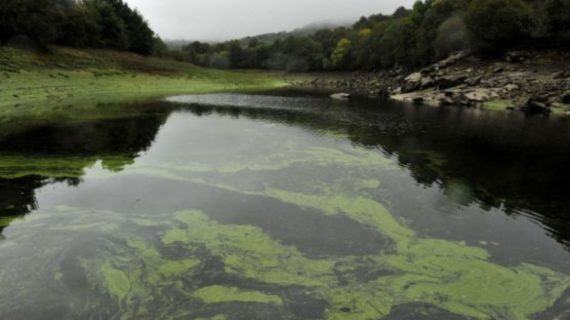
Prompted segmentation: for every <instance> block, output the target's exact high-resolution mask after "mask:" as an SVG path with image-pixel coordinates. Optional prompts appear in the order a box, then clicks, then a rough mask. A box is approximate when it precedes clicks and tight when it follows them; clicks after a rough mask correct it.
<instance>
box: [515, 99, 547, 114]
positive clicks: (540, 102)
mask: <svg viewBox="0 0 570 320" xmlns="http://www.w3.org/2000/svg"><path fill="white" fill-rule="evenodd" d="M521 110H522V111H524V112H525V113H526V114H549V113H550V105H549V104H548V99H547V98H546V97H544V96H535V97H531V98H530V99H528V101H527V103H526V105H524V106H523V107H522V108H521Z"/></svg>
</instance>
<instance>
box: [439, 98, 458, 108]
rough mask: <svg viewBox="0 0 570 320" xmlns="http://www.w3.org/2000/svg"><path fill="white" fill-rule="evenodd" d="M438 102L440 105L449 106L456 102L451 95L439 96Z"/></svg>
mask: <svg viewBox="0 0 570 320" xmlns="http://www.w3.org/2000/svg"><path fill="white" fill-rule="evenodd" d="M439 104H440V105H442V106H449V105H453V104H456V103H455V101H454V100H453V99H452V98H451V96H448V95H444V96H443V97H441V98H439Z"/></svg>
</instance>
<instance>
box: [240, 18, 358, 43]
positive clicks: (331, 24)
mask: <svg viewBox="0 0 570 320" xmlns="http://www.w3.org/2000/svg"><path fill="white" fill-rule="evenodd" d="M353 23H354V21H348V20H347V21H343V20H336V21H335V20H325V21H320V22H314V23H310V24H307V25H305V26H303V27H300V28H297V29H294V30H291V31H281V32H272V33H264V34H260V35H256V36H250V37H245V38H243V39H240V42H241V43H242V44H244V45H247V44H248V43H249V42H250V41H251V40H257V41H259V42H262V43H267V44H271V43H272V42H273V41H275V40H278V39H280V40H283V39H286V38H287V37H309V36H312V35H314V34H315V33H316V32H317V31H320V30H332V29H335V28H339V27H349V26H351V25H352V24H353Z"/></svg>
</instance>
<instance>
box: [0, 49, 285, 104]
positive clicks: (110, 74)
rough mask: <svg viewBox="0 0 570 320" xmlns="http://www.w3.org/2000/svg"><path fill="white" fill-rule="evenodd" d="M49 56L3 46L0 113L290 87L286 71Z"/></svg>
mask: <svg viewBox="0 0 570 320" xmlns="http://www.w3.org/2000/svg"><path fill="white" fill-rule="evenodd" d="M51 51H52V52H51V53H50V54H40V53H32V52H28V51H23V50H18V49H12V48H4V47H2V48H0V113H3V114H5V113H6V112H15V111H16V110H14V109H17V108H21V107H24V106H25V107H28V108H29V106H37V107H38V108H39V107H40V105H41V107H42V108H45V107H46V106H49V105H62V104H73V102H77V101H82V100H88V101H99V100H105V101H120V100H129V99H138V98H149V97H155V96H161V95H167V94H176V93H206V92H220V91H254V90H265V89H272V88H278V87H282V86H285V81H283V80H282V77H281V74H279V73H269V72H261V71H241V72H238V71H222V70H211V69H204V68H199V67H196V66H194V65H191V64H188V63H182V62H176V61H172V60H166V59H160V58H152V57H142V56H138V55H135V54H130V53H119V52H113V51H103V50H75V49H69V48H52V50H51Z"/></svg>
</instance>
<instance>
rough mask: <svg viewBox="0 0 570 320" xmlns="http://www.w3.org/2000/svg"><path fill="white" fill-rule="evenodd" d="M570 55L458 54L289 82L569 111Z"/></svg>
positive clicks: (401, 97)
mask: <svg viewBox="0 0 570 320" xmlns="http://www.w3.org/2000/svg"><path fill="white" fill-rule="evenodd" d="M569 60H570V59H569V57H568V54H563V53H556V52H541V53H536V52H510V53H507V54H506V55H505V56H503V57H499V58H495V59H489V60H481V59H477V58H475V57H473V56H471V55H467V54H464V53H458V54H455V55H452V56H450V57H448V58H447V59H444V60H441V61H439V62H437V63H434V64H432V65H430V66H428V67H425V68H422V69H420V70H411V71H406V70H403V69H393V70H386V71H379V72H352V73H315V74H304V75H301V76H298V75H293V76H292V78H291V79H289V83H290V84H291V85H292V86H293V87H300V88H314V89H317V90H326V91H335V92H346V93H349V94H352V95H359V96H368V97H382V98H387V99H393V100H396V101H402V102H408V103H413V104H418V105H428V106H436V107H439V106H455V105H457V106H465V107H477V108H483V109H488V110H497V111H522V112H525V113H527V114H559V115H566V116H570V67H569V66H568V65H567V61H569Z"/></svg>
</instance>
